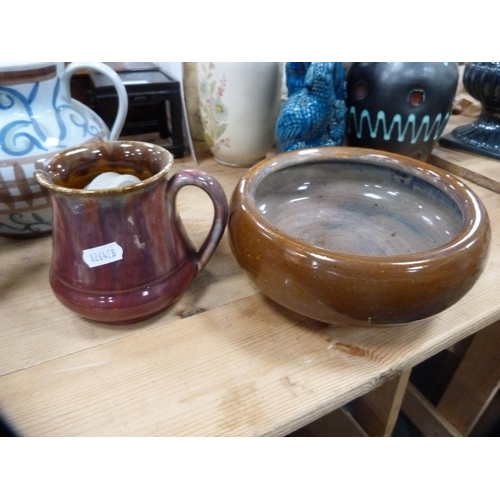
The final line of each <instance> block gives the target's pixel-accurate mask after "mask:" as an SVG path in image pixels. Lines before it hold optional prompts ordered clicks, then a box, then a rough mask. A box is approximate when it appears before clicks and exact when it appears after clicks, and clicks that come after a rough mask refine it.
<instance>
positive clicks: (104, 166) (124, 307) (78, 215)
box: [35, 141, 228, 323]
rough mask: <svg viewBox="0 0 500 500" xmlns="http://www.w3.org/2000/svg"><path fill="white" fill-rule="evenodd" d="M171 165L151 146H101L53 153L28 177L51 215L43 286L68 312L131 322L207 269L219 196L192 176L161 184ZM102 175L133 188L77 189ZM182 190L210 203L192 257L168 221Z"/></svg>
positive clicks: (219, 225)
mask: <svg viewBox="0 0 500 500" xmlns="http://www.w3.org/2000/svg"><path fill="white" fill-rule="evenodd" d="M172 165H173V157H172V155H171V154H170V153H169V152H168V151H167V150H166V149H163V148H161V147H159V146H156V145H153V144H148V143H143V142H134V141H130V142H123V141H111V142H101V143H95V144H91V145H88V146H79V147H75V148H71V149H68V150H65V151H62V152H60V153H58V154H56V155H55V156H54V157H53V158H52V159H51V160H50V161H49V162H48V164H47V165H45V166H44V168H43V169H42V170H37V171H36V173H35V175H36V179H37V181H38V182H39V183H40V184H41V185H42V186H43V187H45V188H47V190H48V191H49V192H50V195H51V198H52V206H53V210H54V223H53V226H54V228H53V253H52V261H51V266H50V284H51V286H52V289H53V291H54V293H55V295H56V297H57V298H58V299H59V300H60V302H62V303H63V304H64V305H65V306H67V307H68V308H69V309H71V310H72V311H74V312H76V313H77V314H79V315H81V316H84V317H86V318H89V319H93V320H97V321H101V322H106V323H130V322H134V321H139V320H142V319H145V318H148V317H150V316H152V315H154V314H156V313H158V312H160V311H162V310H163V309H165V308H166V307H167V306H168V305H170V304H171V303H172V302H173V301H174V300H175V299H176V298H177V297H178V296H179V295H180V294H181V293H182V292H183V291H184V290H185V289H186V288H187V287H188V286H189V284H190V283H191V281H192V280H193V279H194V277H195V276H196V275H197V274H198V273H199V272H200V271H201V270H202V269H203V268H204V266H205V265H206V264H207V262H208V260H209V259H210V257H211V256H212V254H213V252H214V251H215V248H216V247H217V245H218V243H219V241H220V239H221V237H222V235H223V233H224V229H225V226H226V223H227V217H228V206H227V199H226V195H225V193H224V191H223V189H222V187H221V186H220V184H219V183H218V182H217V180H215V179H214V178H212V177H211V176H210V175H209V174H207V173H205V172H203V171H201V170H189V169H186V170H181V171H179V172H177V173H176V174H175V175H173V176H172V177H171V178H170V180H169V179H168V178H167V175H168V172H169V171H170V169H171V167H172ZM105 172H116V173H119V174H122V175H125V174H126V175H133V176H135V177H136V178H138V179H139V182H136V183H134V184H129V185H125V186H122V187H116V188H109V189H102V188H94V189H85V188H86V186H87V185H88V184H89V183H90V182H93V181H94V179H95V178H96V177H97V176H100V175H101V174H103V173H105ZM188 185H190V186H196V187H198V188H201V189H202V190H203V191H205V192H206V193H207V194H208V195H209V196H210V198H211V199H212V202H213V204H214V218H213V223H212V226H211V228H210V230H209V231H208V235H207V236H206V238H205V241H204V243H203V244H202V245H201V247H200V249H199V250H196V249H195V248H194V247H193V245H192V243H191V242H190V240H189V238H188V237H187V235H186V232H185V230H184V227H183V225H182V222H181V220H180V218H179V217H178V216H177V210H176V197H177V194H178V192H179V190H180V189H181V188H182V187H184V186H188Z"/></svg>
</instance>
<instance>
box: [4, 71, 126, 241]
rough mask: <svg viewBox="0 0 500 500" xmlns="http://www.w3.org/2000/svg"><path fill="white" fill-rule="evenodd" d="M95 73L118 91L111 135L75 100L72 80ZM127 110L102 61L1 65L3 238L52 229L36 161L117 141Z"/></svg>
mask: <svg viewBox="0 0 500 500" xmlns="http://www.w3.org/2000/svg"><path fill="white" fill-rule="evenodd" d="M81 70H89V71H97V72H100V73H103V74H105V75H106V76H107V77H109V78H110V79H111V81H112V82H113V85H114V86H115V88H116V90H117V93H118V100H119V105H118V113H117V116H116V119H115V123H114V125H113V127H112V129H111V132H110V131H109V129H108V127H107V126H106V125H105V123H104V122H103V120H102V119H101V118H100V117H99V116H98V115H97V114H96V113H95V112H94V111H92V110H91V109H90V108H88V107H87V106H85V105H84V104H82V103H81V102H78V101H76V100H74V99H72V98H71V93H70V79H71V76H72V75H73V74H74V73H75V72H77V71H81ZM127 110H128V99H127V91H126V89H125V86H124V84H123V83H122V81H121V80H120V78H119V76H118V75H117V74H116V73H115V71H113V70H112V69H111V68H110V67H109V66H107V65H105V64H103V63H71V64H70V65H68V66H67V67H65V65H64V63H56V62H51V63H40V62H38V63H1V64H0V235H4V236H15V237H26V236H27V237H29V236H38V235H42V234H46V233H49V232H50V231H51V230H52V206H51V202H50V197H49V194H48V193H47V192H46V191H45V190H43V189H42V188H41V186H40V184H38V182H37V181H36V179H35V169H36V168H37V165H36V164H37V162H46V161H48V160H49V159H50V158H52V156H54V154H55V153H57V152H58V151H61V150H62V149H66V148H68V147H71V146H76V145H78V144H83V143H88V142H95V141H99V140H114V139H117V138H118V136H119V134H120V132H121V129H122V127H123V123H124V122H125V118H126V116H127Z"/></svg>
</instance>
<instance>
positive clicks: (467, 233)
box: [237, 146, 489, 266]
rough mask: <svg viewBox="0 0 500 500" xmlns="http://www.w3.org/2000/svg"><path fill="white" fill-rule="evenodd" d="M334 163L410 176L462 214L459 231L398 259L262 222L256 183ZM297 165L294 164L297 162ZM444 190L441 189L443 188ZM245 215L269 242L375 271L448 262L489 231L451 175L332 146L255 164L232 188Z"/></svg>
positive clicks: (473, 198)
mask: <svg viewBox="0 0 500 500" xmlns="http://www.w3.org/2000/svg"><path fill="white" fill-rule="evenodd" d="M332 158H333V159H334V160H339V161H344V162H346V163H354V162H358V163H359V162H361V163H369V164H373V163H375V164H377V163H379V164H382V165H384V166H387V167H391V168H394V169H396V170H400V171H401V170H403V171H405V172H409V173H411V174H415V175H416V176H417V177H419V178H420V179H421V180H423V181H424V182H427V183H430V184H432V185H434V186H435V187H437V188H438V189H439V190H440V191H441V192H443V193H445V194H446V195H447V196H449V197H450V198H451V199H452V200H453V201H454V203H455V204H456V205H457V206H458V208H459V210H461V212H462V220H463V224H462V229H461V230H460V231H459V232H458V233H457V234H456V235H455V236H454V237H452V238H451V239H450V240H449V241H448V242H447V243H444V244H442V245H439V246H437V247H435V248H431V249H429V250H425V251H421V252H415V253H409V254H400V255H366V254H354V253H348V252H340V251H333V250H329V249H327V248H324V247H318V246H314V245H311V244H310V243H308V242H305V241H304V240H301V239H300V238H297V237H294V236H291V235H289V234H288V233H287V232H286V231H284V230H282V229H280V228H278V227H277V226H275V225H274V224H272V223H271V222H270V221H269V219H267V218H266V217H265V216H264V215H263V214H262V212H261V211H260V209H259V208H258V206H257V203H256V202H255V197H254V195H255V193H256V190H257V187H258V185H259V184H260V182H261V181H262V180H263V179H264V178H266V177H267V176H268V175H269V174H271V173H274V172H276V171H278V170H282V169H284V168H288V167H294V166H297V165H299V164H304V163H324V162H325V161H328V160H332ZM297 160H298V161H297ZM446 187H447V188H448V189H443V188H446ZM237 189H239V193H240V196H241V198H242V201H243V203H244V204H246V209H247V212H248V214H249V215H250V216H251V217H253V218H255V220H256V222H257V224H258V225H259V226H260V228H261V230H264V231H265V232H266V234H268V235H269V237H270V238H273V239H275V240H278V241H283V242H286V244H287V245H288V246H291V247H292V248H293V249H294V250H295V251H298V252H300V253H309V254H310V253H315V252H317V253H320V254H321V255H322V256H323V257H324V258H328V259H329V260H343V261H345V262H346V263H347V262H356V263H359V262H360V261H363V262H366V263H367V264H369V263H373V264H379V265H384V264H386V265H391V266H392V265H403V266H405V265H406V266H407V265H410V266H411V265H418V264H425V262H427V261H429V259H433V260H434V259H439V258H447V256H448V255H449V254H450V253H452V252H455V251H457V249H460V248H466V247H468V246H469V245H471V244H472V243H473V242H474V241H475V240H477V239H480V238H481V237H482V236H483V235H484V233H485V232H488V231H489V217H488V212H487V210H486V208H485V206H484V204H483V202H482V201H481V199H480V198H479V197H478V195H477V194H475V193H474V191H472V189H471V188H469V187H468V186H467V185H466V184H465V183H464V182H462V181H461V180H459V179H458V178H457V177H455V176H454V175H453V174H451V173H449V172H446V171H444V170H442V169H440V168H438V167H435V166H433V165H430V164H428V163H425V162H422V161H419V160H416V159H414V158H410V157H407V156H403V155H399V154H396V153H390V152H386V151H381V150H375V149H369V148H355V147H350V146H332V147H320V148H307V149H297V150H293V151H287V152H284V153H280V154H277V155H274V156H271V157H268V158H266V159H264V160H261V161H260V162H258V163H256V164H255V165H254V166H253V167H252V168H251V169H250V170H249V171H248V172H247V173H246V174H245V175H244V176H243V177H242V178H241V180H240V182H239V185H238V187H237Z"/></svg>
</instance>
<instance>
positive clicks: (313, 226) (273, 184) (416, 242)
mask: <svg viewBox="0 0 500 500" xmlns="http://www.w3.org/2000/svg"><path fill="white" fill-rule="evenodd" d="M255 203H256V205H257V207H258V208H259V210H260V212H261V213H262V214H263V216H265V218H266V219H267V220H268V221H269V222H270V223H271V224H273V225H274V226H275V227H276V228H277V229H279V230H280V231H283V232H284V233H286V234H288V235H289V236H291V237H293V238H297V239H300V240H302V241H304V242H306V243H308V244H310V245H312V246H315V247H319V248H323V249H326V250H329V251H333V252H342V253H351V254H356V255H385V256H391V255H408V254H412V253H419V252H425V251H428V250H431V249H434V248H438V247H440V246H442V245H445V244H446V243H448V242H449V241H450V240H452V239H453V238H454V237H455V236H456V235H457V234H458V233H459V231H460V230H461V229H462V228H463V226H464V214H463V213H462V210H461V208H460V206H459V204H458V203H457V202H456V201H455V200H454V196H453V193H448V192H446V189H445V188H443V187H441V188H438V187H436V186H435V185H434V184H432V182H430V181H427V180H424V179H421V178H419V177H416V176H415V175H412V174H410V173H408V172H404V171H401V170H396V169H395V168H391V167H390V166H386V165H373V164H369V163H362V162H345V161H342V160H339V161H332V162H328V163H326V162H324V163H313V164H307V163H305V164H301V165H297V166H293V167H288V168H284V169H280V170H277V171H275V172H272V173H271V174H270V175H268V176H266V177H265V178H263V179H262V180H261V182H259V184H258V186H257V189H256V192H255Z"/></svg>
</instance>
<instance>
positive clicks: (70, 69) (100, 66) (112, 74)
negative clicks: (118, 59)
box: [63, 62, 128, 141]
mask: <svg viewBox="0 0 500 500" xmlns="http://www.w3.org/2000/svg"><path fill="white" fill-rule="evenodd" d="M89 69H90V70H93V71H97V72H98V73H102V74H103V75H105V76H107V77H108V78H109V79H110V80H111V82H112V83H113V86H114V87H115V89H116V93H117V94H118V112H117V113H116V118H115V122H114V123H113V127H112V128H111V131H110V133H109V140H110V141H116V140H117V139H118V137H119V135H120V133H121V131H122V128H123V125H124V123H125V119H126V118H127V112H128V96H127V89H126V88H125V84H124V83H123V82H122V81H121V79H120V77H119V76H118V74H117V73H116V71H115V70H113V69H112V68H110V67H109V66H107V65H106V64H104V63H101V62H72V63H70V64H68V66H67V67H66V69H65V70H64V73H63V79H66V82H67V85H68V88H69V81H70V79H71V77H72V76H73V75H74V74H75V73H76V72H77V71H80V70H89Z"/></svg>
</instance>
